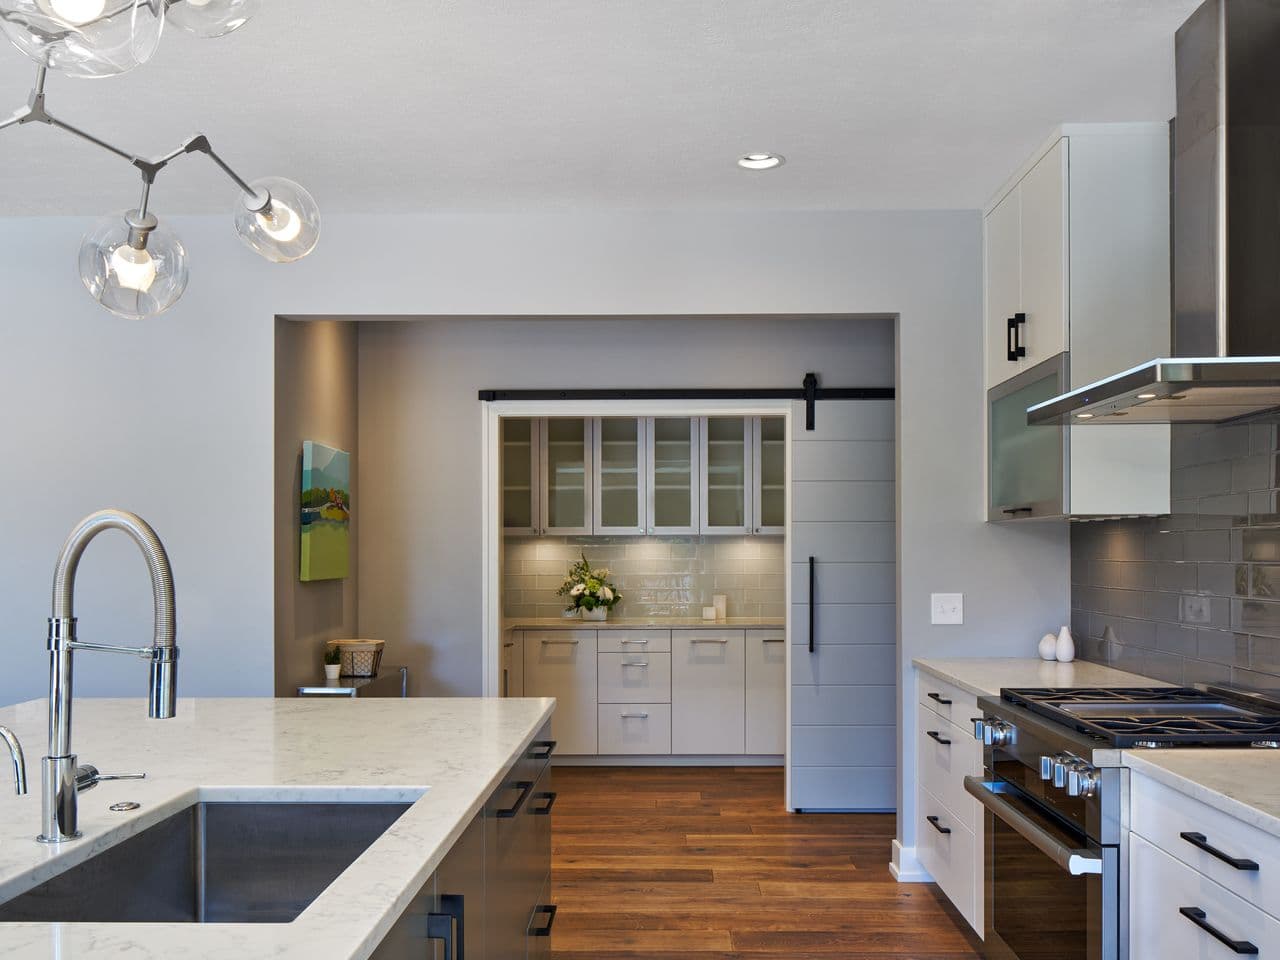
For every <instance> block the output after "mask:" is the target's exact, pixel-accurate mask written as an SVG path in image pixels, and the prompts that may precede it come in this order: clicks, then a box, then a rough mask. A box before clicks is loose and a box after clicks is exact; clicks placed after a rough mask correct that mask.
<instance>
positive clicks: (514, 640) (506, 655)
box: [500, 630, 524, 697]
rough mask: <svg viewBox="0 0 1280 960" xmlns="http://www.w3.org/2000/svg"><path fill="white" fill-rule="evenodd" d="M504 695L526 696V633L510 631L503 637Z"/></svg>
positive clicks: (502, 679) (502, 681)
mask: <svg viewBox="0 0 1280 960" xmlns="http://www.w3.org/2000/svg"><path fill="white" fill-rule="evenodd" d="M500 679H501V683H502V695H503V696H504V697H523V696H524V632H523V631H521V630H508V631H507V632H506V633H504V634H503V635H502V676H501V678H500Z"/></svg>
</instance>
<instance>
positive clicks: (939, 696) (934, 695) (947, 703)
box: [927, 693, 951, 707]
mask: <svg viewBox="0 0 1280 960" xmlns="http://www.w3.org/2000/svg"><path fill="white" fill-rule="evenodd" d="M927 696H928V698H929V699H930V700H933V701H935V702H937V703H939V704H941V705H942V706H944V707H949V706H951V701H950V700H948V699H947V698H946V697H944V696H943V695H942V694H940V693H929V694H927Z"/></svg>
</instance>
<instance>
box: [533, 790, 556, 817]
mask: <svg viewBox="0 0 1280 960" xmlns="http://www.w3.org/2000/svg"><path fill="white" fill-rule="evenodd" d="M533 799H535V800H545V801H546V802H547V805H546V806H545V807H530V808H529V812H530V813H532V814H533V815H534V816H535V817H545V816H547V815H549V814H550V813H551V808H552V807H554V806H555V805H556V793H555V791H554V790H548V791H547V792H546V793H538V794H534V797H533Z"/></svg>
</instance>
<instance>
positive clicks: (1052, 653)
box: [1039, 633, 1058, 660]
mask: <svg viewBox="0 0 1280 960" xmlns="http://www.w3.org/2000/svg"><path fill="white" fill-rule="evenodd" d="M1039 651H1040V659H1041V660H1057V659H1058V638H1057V637H1055V636H1054V635H1053V634H1052V633H1046V634H1045V635H1044V636H1043V637H1041V638H1040V647H1039Z"/></svg>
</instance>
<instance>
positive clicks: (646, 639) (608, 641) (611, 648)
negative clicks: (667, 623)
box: [599, 630, 671, 653]
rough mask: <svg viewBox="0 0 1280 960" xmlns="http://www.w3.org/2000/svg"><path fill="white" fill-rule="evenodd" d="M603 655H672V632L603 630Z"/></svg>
mask: <svg viewBox="0 0 1280 960" xmlns="http://www.w3.org/2000/svg"><path fill="white" fill-rule="evenodd" d="M599 645H600V652H601V653H670V652H671V631H670V630H601V631H600V640H599Z"/></svg>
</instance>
